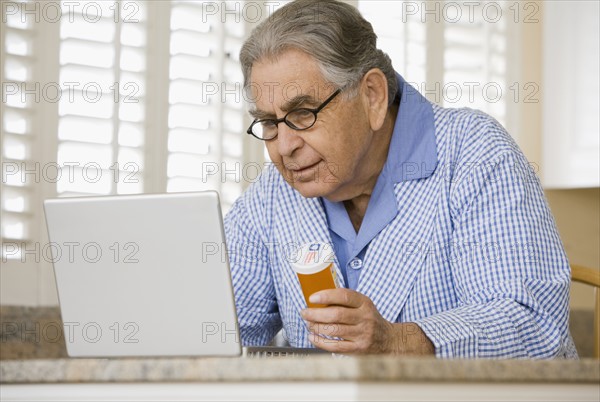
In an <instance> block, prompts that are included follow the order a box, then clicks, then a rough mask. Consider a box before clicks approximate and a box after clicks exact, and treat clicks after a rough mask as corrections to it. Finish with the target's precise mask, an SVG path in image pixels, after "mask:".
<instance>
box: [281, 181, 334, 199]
mask: <svg viewBox="0 0 600 402" xmlns="http://www.w3.org/2000/svg"><path fill="white" fill-rule="evenodd" d="M288 183H289V185H290V186H292V187H293V188H294V189H295V190H296V191H298V192H299V193H300V195H302V197H304V198H315V197H323V196H326V195H327V194H328V193H329V192H330V191H331V189H329V188H327V186H325V185H324V183H318V182H314V181H308V182H301V181H294V182H288Z"/></svg>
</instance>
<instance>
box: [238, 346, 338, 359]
mask: <svg viewBox="0 0 600 402" xmlns="http://www.w3.org/2000/svg"><path fill="white" fill-rule="evenodd" d="M314 355H331V353H329V352H327V351H324V350H321V349H313V348H293V347H287V346H285V347H281V346H248V347H245V348H243V356H244V357H248V358H252V359H263V358H272V357H300V356H314Z"/></svg>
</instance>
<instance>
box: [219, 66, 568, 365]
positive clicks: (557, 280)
mask: <svg viewBox="0 0 600 402" xmlns="http://www.w3.org/2000/svg"><path fill="white" fill-rule="evenodd" d="M399 89H400V90H401V94H402V96H401V102H400V108H399V112H398V117H397V119H396V125H395V127H394V133H393V137H392V142H391V144H390V151H389V154H388V159H387V161H386V164H385V166H384V168H383V170H382V172H381V174H380V177H379V179H378V181H377V184H376V187H375V189H374V192H373V196H372V198H371V200H370V202H369V206H368V208H367V213H366V215H365V218H364V220H363V223H362V226H361V229H360V231H359V233H354V229H352V226H351V224H350V222H349V219H348V216H347V214H346V213H345V210H342V208H343V206H341V205H340V204H336V203H330V202H328V201H327V200H322V199H320V198H304V197H302V196H301V195H300V194H299V193H298V192H297V191H295V190H294V189H293V188H292V187H291V186H289V185H288V184H287V183H286V182H285V180H284V179H283V177H281V175H280V174H279V172H278V171H277V170H276V169H275V167H270V168H268V169H266V170H265V171H264V172H263V174H262V176H261V178H260V180H259V181H257V182H256V183H254V184H253V185H251V186H250V187H249V188H248V190H247V191H246V192H245V193H244V194H243V195H242V196H241V197H240V198H239V199H238V200H237V201H236V202H235V204H234V205H233V207H232V209H231V210H230V212H229V213H228V214H227V216H226V217H225V232H226V239H227V243H228V249H229V258H230V262H231V271H232V279H233V286H234V292H235V299H236V308H237V312H238V321H239V324H240V330H241V336H242V342H243V344H244V345H264V344H267V343H269V342H270V341H271V339H272V338H273V336H274V335H275V334H276V333H277V332H278V331H279V330H280V329H281V328H282V327H283V328H284V331H285V337H286V339H287V340H288V342H289V343H290V344H291V345H292V346H297V347H312V344H311V343H310V342H309V341H308V339H307V335H308V331H307V328H306V326H305V324H304V321H303V320H302V318H301V316H300V311H301V310H302V309H304V308H306V303H305V301H304V298H303V295H302V291H301V289H300V284H299V282H298V279H297V277H296V275H295V274H294V271H293V270H292V268H291V266H290V262H289V261H290V259H292V258H293V256H294V253H295V251H296V250H297V248H298V247H299V246H300V245H302V244H304V243H306V242H317V241H318V242H326V243H331V244H333V245H334V248H336V251H337V253H338V254H339V255H337V258H336V271H337V274H338V277H339V278H341V279H343V280H342V282H343V284H344V286H346V287H351V288H354V289H356V290H357V291H358V292H360V293H362V294H364V295H366V296H368V297H369V298H370V299H371V300H372V301H373V303H374V304H375V306H376V307H377V309H378V311H379V313H380V314H381V315H382V316H383V317H384V318H385V319H386V320H388V321H390V322H415V323H417V324H418V325H419V326H420V327H421V328H422V329H423V331H424V332H425V333H426V334H427V336H428V337H429V338H430V340H431V341H432V342H433V344H434V345H435V350H436V355H437V356H438V357H466V358H494V357H533V358H550V357H576V356H577V353H576V352H575V349H574V346H573V343H572V340H571V337H570V335H569V330H568V316H569V315H568V307H569V283H570V269H569V264H568V261H567V258H566V256H565V252H564V250H563V247H562V244H561V241H560V238H559V236H558V233H557V231H556V227H555V224H554V220H553V218H552V215H551V214H550V211H549V208H548V205H547V203H546V201H545V197H544V194H543V191H542V188H541V186H540V183H539V180H538V179H537V177H536V176H535V174H533V173H532V171H531V170H530V169H529V164H528V163H527V160H526V159H525V157H524V155H523V154H522V152H521V151H520V150H519V148H518V147H517V145H516V144H515V143H514V141H513V140H512V138H511V137H510V136H509V135H508V134H507V133H506V131H505V130H504V128H502V126H500V124H498V122H496V121H495V120H494V119H493V118H491V117H489V116H488V115H486V114H484V113H481V112H478V111H475V110H471V109H444V108H441V107H439V106H436V105H433V104H431V103H429V102H428V101H427V100H426V99H425V98H423V97H422V96H421V95H420V94H419V93H418V92H417V91H416V90H414V89H413V88H412V87H411V86H409V85H408V84H407V83H406V82H405V81H404V80H403V79H402V77H400V76H399ZM328 218H329V219H328ZM348 225H350V226H348ZM350 230H352V232H351V231H350ZM342 248H343V250H342ZM340 262H343V265H344V267H343V269H342V266H341V263H340ZM344 271H346V272H344Z"/></svg>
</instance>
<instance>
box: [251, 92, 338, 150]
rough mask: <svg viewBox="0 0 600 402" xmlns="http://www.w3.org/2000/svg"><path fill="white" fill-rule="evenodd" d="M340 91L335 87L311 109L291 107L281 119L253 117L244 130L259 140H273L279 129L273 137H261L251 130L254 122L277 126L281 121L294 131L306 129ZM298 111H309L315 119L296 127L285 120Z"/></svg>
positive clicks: (313, 123)
mask: <svg viewBox="0 0 600 402" xmlns="http://www.w3.org/2000/svg"><path fill="white" fill-rule="evenodd" d="M340 92H342V89H341V88H339V89H337V90H336V91H335V92H334V93H332V94H331V95H330V96H329V98H327V99H325V101H323V103H321V104H320V105H319V106H317V107H316V108H313V109H311V108H306V107H301V108H297V109H293V110H290V111H289V112H287V113H286V114H285V116H283V117H282V118H281V119H260V120H259V119H254V121H253V122H252V124H250V127H248V130H246V134H250V135H251V136H253V137H254V138H258V139H259V140H261V141H271V140H274V139H275V138H277V136H278V135H279V130H277V133H276V134H275V135H274V136H273V137H270V138H261V137H259V136H257V135H255V134H254V133H253V132H252V127H254V126H255V125H256V124H259V123H263V122H270V123H272V124H273V125H274V126H275V127H278V126H279V123H282V122H283V123H285V124H286V126H288V127H289V128H291V129H293V130H296V131H304V130H308V129H309V128H311V127H312V126H314V125H315V123H316V122H317V114H318V113H319V112H320V111H321V110H323V109H324V108H325V106H327V105H328V104H329V102H331V101H332V100H333V98H335V97H336V96H337V95H339V94H340ZM299 111H306V112H310V113H312V114H313V115H314V116H315V120H314V121H313V122H312V124H311V125H310V126H308V127H302V128H300V127H296V126H295V125H294V124H293V123H292V122H290V121H288V120H287V117H288V116H289V115H290V114H292V113H296V112H299Z"/></svg>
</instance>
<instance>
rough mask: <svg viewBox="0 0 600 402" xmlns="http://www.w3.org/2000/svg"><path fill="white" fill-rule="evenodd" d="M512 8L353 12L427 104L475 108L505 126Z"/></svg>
mask: <svg viewBox="0 0 600 402" xmlns="http://www.w3.org/2000/svg"><path fill="white" fill-rule="evenodd" d="M469 4H470V5H469ZM511 4H513V3H510V4H509V3H506V2H489V1H488V2H454V1H431V2H415V1H394V2H388V1H373V0H368V1H359V2H358V7H359V9H360V11H361V12H362V13H363V15H364V16H365V18H366V19H367V20H369V21H371V23H372V24H373V28H374V30H375V32H376V33H377V35H378V46H379V48H381V49H383V50H384V51H385V52H386V53H388V54H389V55H390V57H391V59H392V62H393V65H394V67H395V68H396V70H397V71H398V72H399V73H400V74H402V75H403V76H404V78H405V79H406V80H407V81H409V82H410V83H411V84H412V85H413V86H414V87H415V88H417V89H418V90H419V91H421V92H422V93H423V94H424V95H425V96H426V97H427V98H428V99H429V100H430V101H433V102H435V103H438V104H440V105H443V106H446V107H471V108H476V109H480V110H483V111H485V112H487V113H489V114H491V115H492V116H493V117H495V118H496V119H497V120H498V121H500V123H503V124H504V123H505V122H506V110H507V104H508V103H510V102H511V101H512V99H513V98H512V93H511V92H510V91H511V89H510V87H509V86H507V78H506V65H507V53H506V45H507V32H506V27H507V21H508V20H509V19H510V18H512V16H513V15H512V14H511V13H510V12H509V10H507V8H508V6H510V5H511ZM496 10H500V12H501V15H499V16H498V15H497V14H496V12H495V11H496ZM509 131H510V128H509Z"/></svg>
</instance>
